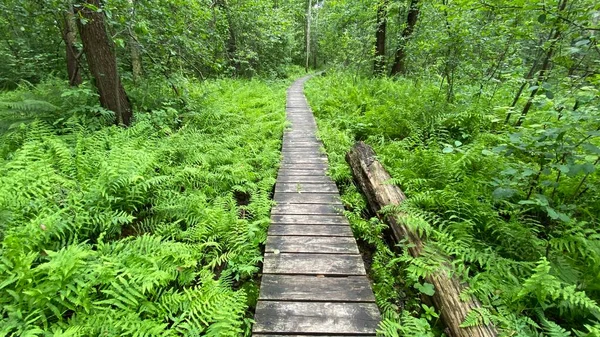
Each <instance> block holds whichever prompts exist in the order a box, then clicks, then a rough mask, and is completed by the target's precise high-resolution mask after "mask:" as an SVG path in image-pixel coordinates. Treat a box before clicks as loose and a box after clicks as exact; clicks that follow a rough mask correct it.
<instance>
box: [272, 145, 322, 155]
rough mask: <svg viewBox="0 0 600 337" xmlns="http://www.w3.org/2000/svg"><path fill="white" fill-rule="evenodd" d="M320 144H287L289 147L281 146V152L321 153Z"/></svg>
mask: <svg viewBox="0 0 600 337" xmlns="http://www.w3.org/2000/svg"><path fill="white" fill-rule="evenodd" d="M321 148H322V145H315V146H311V147H293V146H289V147H283V148H282V149H281V152H282V153H283V154H286V153H300V154H301V153H322V151H321Z"/></svg>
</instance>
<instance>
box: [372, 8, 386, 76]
mask: <svg viewBox="0 0 600 337" xmlns="http://www.w3.org/2000/svg"><path fill="white" fill-rule="evenodd" d="M387 7H388V0H380V1H379V2H378V4H377V31H376V32H375V64H374V66H373V72H374V73H375V75H377V76H381V75H383V74H385V34H386V31H387Z"/></svg>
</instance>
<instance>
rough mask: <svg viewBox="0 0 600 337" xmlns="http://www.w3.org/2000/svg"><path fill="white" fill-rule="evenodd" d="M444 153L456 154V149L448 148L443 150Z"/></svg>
mask: <svg viewBox="0 0 600 337" xmlns="http://www.w3.org/2000/svg"><path fill="white" fill-rule="evenodd" d="M442 152H443V153H452V152H454V148H453V147H452V146H446V147H445V148H444V149H443V150H442Z"/></svg>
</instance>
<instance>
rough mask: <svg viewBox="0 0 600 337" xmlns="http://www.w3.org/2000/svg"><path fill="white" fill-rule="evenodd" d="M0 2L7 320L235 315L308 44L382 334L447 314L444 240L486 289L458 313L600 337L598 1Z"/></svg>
mask: <svg viewBox="0 0 600 337" xmlns="http://www.w3.org/2000/svg"><path fill="white" fill-rule="evenodd" d="M0 11H1V12H2V13H3V15H2V16H0V34H1V36H2V39H1V41H0V59H1V60H2V61H3V62H2V63H0V90H3V91H2V92H0V241H1V245H0V303H1V304H2V308H1V309H0V312H1V316H0V336H13V335H14V336H95V335H109V336H117V335H125V336H127V335H133V336H143V335H147V336H155V335H212V336H226V335H231V336H238V335H248V334H249V333H250V328H251V323H252V320H251V311H252V306H253V303H254V301H255V298H256V293H257V285H256V282H255V276H256V275H257V273H258V271H259V265H260V261H261V259H262V257H261V245H262V244H263V242H264V240H265V235H266V228H267V227H268V223H269V218H268V215H269V210H270V207H271V206H272V202H271V200H270V192H271V190H272V186H273V184H274V182H275V180H274V178H275V175H276V169H277V166H278V162H279V147H280V138H281V135H282V130H283V126H284V117H283V106H284V102H285V100H284V90H283V89H284V88H285V83H284V82H286V81H287V80H282V79H283V78H286V77H288V76H292V75H291V73H295V75H296V77H297V76H298V75H299V74H300V73H299V72H298V69H299V68H298V66H299V65H302V66H304V65H305V62H307V63H308V65H312V66H313V67H315V68H316V67H317V66H318V65H319V66H320V65H325V66H327V67H328V68H330V70H328V75H327V76H326V77H323V78H316V79H314V80H312V81H310V82H309V83H308V90H307V91H308V96H309V100H310V103H311V105H312V106H313V108H314V110H315V112H316V114H317V118H318V123H319V128H320V134H321V137H322V139H323V141H324V143H325V147H326V150H327V153H328V155H329V159H330V162H331V164H332V165H331V170H330V174H331V175H332V176H333V178H334V179H335V180H336V182H337V183H338V184H339V186H340V187H341V189H342V190H343V191H344V195H343V200H344V202H345V204H346V206H347V212H346V213H347V216H348V217H349V218H350V220H351V223H352V228H353V230H354V233H355V235H356V237H357V238H358V239H359V240H360V242H361V243H362V244H364V247H365V248H366V249H365V250H364V251H365V252H367V253H366V255H367V256H366V258H367V259H369V260H371V263H369V264H368V265H367V267H368V268H369V269H370V270H369V272H370V275H371V276H372V279H373V288H374V290H375V292H376V297H377V301H378V304H379V306H380V308H381V309H382V312H383V313H384V317H385V319H384V321H383V322H382V324H381V326H380V332H381V334H382V335H385V336H442V335H444V327H443V325H442V324H441V322H439V317H438V316H439V315H438V313H437V312H436V311H435V309H434V308H432V307H429V306H427V305H426V304H424V303H422V302H421V301H420V299H419V298H420V296H421V295H423V294H425V295H431V294H432V293H433V292H434V291H436V290H435V289H433V287H432V285H431V284H428V283H425V282H424V281H423V276H425V275H428V274H429V273H431V272H432V271H433V270H436V269H438V268H440V264H441V261H442V260H443V259H444V258H446V257H450V258H451V259H452V261H453V262H452V264H453V267H454V270H455V271H456V272H457V273H458V275H459V276H460V277H461V278H462V280H463V281H466V282H468V283H469V284H470V288H469V289H470V290H469V291H468V293H465V294H464V296H465V297H466V296H468V295H473V296H476V297H477V298H478V299H479V300H480V301H481V303H482V304H483V309H482V310H480V311H477V312H472V313H471V314H469V316H468V317H467V319H466V320H465V322H463V325H465V326H468V325H475V324H482V323H488V322H492V323H494V324H495V325H496V326H497V327H498V329H499V331H500V333H501V334H502V335H503V336H598V335H600V323H599V322H600V308H599V306H598V301H600V288H599V285H600V279H599V278H600V276H599V275H600V233H599V232H598V214H600V189H599V187H598V186H599V184H600V175H599V173H598V164H599V163H600V110H599V107H600V98H599V97H600V96H599V95H600V75H599V74H600V48H599V46H598V34H599V32H600V26H599V23H600V4H598V3H597V1H593V0H486V1H484V0H439V1H423V0H378V1H346V0H327V1H323V0H199V1H191V0H176V1H167V0H159V1H148V0H73V1H66V0H43V1H38V0H35V1H34V0H3V1H2V2H0ZM92 14H93V15H95V18H96V20H98V22H101V24H100V25H98V26H97V27H96V30H95V31H93V32H92V34H89V33H90V31H88V35H87V37H88V39H86V40H85V41H86V42H87V48H84V45H86V43H84V35H85V34H83V33H82V32H84V31H85V30H86V28H88V29H90V30H91V28H90V27H91V26H87V25H88V24H89V23H90V22H89V20H90V19H89V18H91V17H92ZM383 27H385V28H383ZM383 29H385V33H386V34H383V35H382V34H381V33H382V32H383ZM95 35H98V36H103V37H104V40H103V39H93V38H90V36H92V37H93V36H95ZM378 42H382V43H378ZM84 49H85V50H84ZM100 54H101V55H102V57H101V58H100V57H98V59H95V58H94V56H97V55H100ZM90 60H92V62H90ZM399 62H400V63H401V65H399ZM115 64H116V66H115ZM107 65H110V67H108V66H107ZM109 68H110V69H109ZM74 69H76V71H75V72H74V73H73V71H74ZM307 70H308V69H307ZM92 74H96V78H94V76H93V75H92ZM98 74H100V75H98ZM106 74H108V75H107V76H104V75H106ZM388 74H389V75H394V76H393V77H386V76H387V75H388ZM74 75H76V76H74ZM78 77H80V78H81V80H79V79H77V78H78ZM113 77H114V78H113ZM108 78H112V80H110V81H109V80H106V79H108ZM232 78H236V79H235V80H234V79H232ZM252 78H253V79H252ZM258 78H261V79H260V80H259V79H258ZM76 79H77V80H76ZM103 80H105V81H106V82H105V83H104V84H101V83H100V82H103ZM67 83H69V84H70V85H71V86H67ZM106 83H108V84H106ZM121 84H122V86H123V88H124V90H122V91H123V92H121V91H120V89H119V88H120V86H121ZM112 86H114V89H115V90H113V87H112ZM101 88H103V89H104V90H102V89H101ZM107 88H108V89H107ZM108 101H110V102H108ZM129 104H131V107H125V106H124V105H129ZM130 112H132V115H133V121H134V122H133V123H132V125H131V126H130V127H129V128H124V126H129V125H128V123H127V122H124V119H123V116H127V115H128V114H129V113H130ZM119 121H122V122H123V123H122V125H120V126H114V125H112V124H114V123H116V122H117V123H118V122H119ZM357 140H364V141H366V142H367V143H369V144H370V145H372V146H373V147H374V148H375V150H376V151H377V153H378V155H379V156H380V159H381V160H382V162H383V164H384V165H385V167H386V168H387V169H388V170H389V172H390V173H391V175H392V177H393V179H392V181H390V183H393V184H397V185H399V186H400V187H401V188H402V189H403V190H404V191H405V192H406V194H407V196H408V200H407V201H406V202H405V203H404V204H403V205H402V206H401V207H399V208H397V209H394V208H391V209H389V210H387V211H388V212H390V213H393V214H402V215H401V216H403V221H405V222H406V223H407V224H408V225H409V226H411V227H412V228H414V229H416V230H417V231H418V232H419V233H421V234H422V235H423V237H424V238H426V241H427V245H426V249H425V254H423V256H421V257H418V258H413V257H410V256H409V255H408V254H407V252H406V251H405V250H403V248H405V247H403V246H402V245H401V246H400V247H391V246H390V244H389V242H388V240H386V235H387V232H386V225H385V224H383V223H381V222H380V221H379V220H378V219H377V218H375V217H374V215H373V214H371V213H369V212H368V211H367V210H366V205H365V202H364V200H363V198H362V197H361V195H360V193H359V191H357V189H356V187H355V186H354V185H353V183H352V180H351V175H350V171H349V168H348V166H347V165H346V164H345V162H344V154H345V153H346V152H347V151H348V150H349V149H350V147H351V146H352V144H353V143H354V142H355V141H357ZM371 254H372V255H371Z"/></svg>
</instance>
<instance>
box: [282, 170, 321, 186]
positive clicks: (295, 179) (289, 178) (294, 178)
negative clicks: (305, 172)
mask: <svg viewBox="0 0 600 337" xmlns="http://www.w3.org/2000/svg"><path fill="white" fill-rule="evenodd" d="M277 182H278V183H333V180H331V178H329V177H328V176H325V175H323V174H322V172H321V173H320V174H319V175H316V176H315V175H313V176H310V175H309V176H301V175H281V173H280V175H279V176H277Z"/></svg>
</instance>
